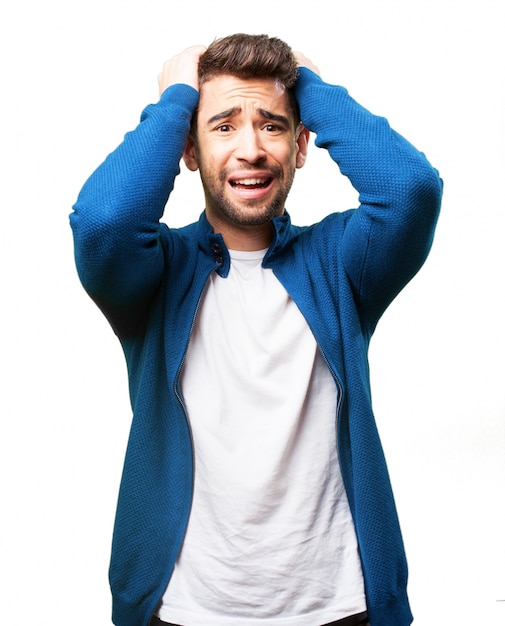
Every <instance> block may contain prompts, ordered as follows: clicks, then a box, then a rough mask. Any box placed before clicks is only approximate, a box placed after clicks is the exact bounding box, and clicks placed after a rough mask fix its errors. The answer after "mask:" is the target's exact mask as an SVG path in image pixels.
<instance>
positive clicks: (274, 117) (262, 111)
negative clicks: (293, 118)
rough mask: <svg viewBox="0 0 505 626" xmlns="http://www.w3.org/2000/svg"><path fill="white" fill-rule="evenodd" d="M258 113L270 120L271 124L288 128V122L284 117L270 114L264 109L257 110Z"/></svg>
mask: <svg viewBox="0 0 505 626" xmlns="http://www.w3.org/2000/svg"><path fill="white" fill-rule="evenodd" d="M259 113H260V114H261V115H262V116H263V117H264V118H266V119H267V120H272V122H279V124H283V125H284V126H286V127H289V120H288V118H287V117H286V116H285V115H279V114H278V113H272V112H271V111H267V110H266V109H259Z"/></svg>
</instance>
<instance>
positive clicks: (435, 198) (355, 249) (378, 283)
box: [296, 54, 442, 326]
mask: <svg viewBox="0 0 505 626" xmlns="http://www.w3.org/2000/svg"><path fill="white" fill-rule="evenodd" d="M297 57H298V62H299V64H300V66H301V67H300V76H299V79H298V82H297V86H296V95H297V99H298V101H299V104H300V109H301V118H302V121H303V123H304V125H305V126H306V127H307V128H308V129H309V130H311V131H313V132H314V133H315V134H316V145H317V146H319V147H322V148H326V149H327V150H328V152H329V153H330V155H331V158H332V159H333V160H334V161H335V162H336V163H337V164H338V166H339V168H340V171H341V173H342V174H344V175H345V176H347V177H348V178H349V180H350V182H351V183H352V185H353V186H354V188H355V189H356V190H357V191H358V192H359V201H360V206H359V208H358V209H357V210H356V211H355V212H354V213H352V214H351V217H350V219H349V221H348V223H347V226H346V230H345V235H344V239H343V241H342V258H343V261H344V264H345V268H346V271H347V274H348V276H349V279H350V281H351V284H352V286H353V290H354V293H355V298H356V301H357V303H358V306H359V307H360V308H361V311H362V312H363V314H364V319H367V320H368V321H369V323H370V324H371V325H372V326H373V325H374V324H375V323H376V321H377V320H378V319H379V317H380V315H381V314H382V312H383V311H384V310H385V308H386V307H387V305H388V304H389V303H390V302H391V300H392V299H393V298H394V297H395V296H396V294H397V293H398V292H399V291H400V289H402V287H403V286H404V285H405V284H406V283H407V282H408V281H409V280H410V279H411V278H412V277H413V276H414V274H415V273H416V272H417V271H418V270H419V268H420V267H421V265H422V264H423V262H424V260H425V258H426V256H427V254H428V252H429V249H430V247H431V244H432V240H433V234H434V228H435V224H436V221H437V218H438V213H439V210H440V202H441V195H442V181H441V180H440V178H439V176H438V172H437V171H436V170H435V169H434V168H433V167H432V166H431V165H430V164H429V162H428V161H427V159H426V158H425V156H424V155H423V154H422V153H420V152H418V151H417V150H416V149H415V148H414V147H413V146H412V145H411V144H410V143H408V142H407V141H406V140H405V139H404V138H403V137H401V136H400V135H399V134H398V133H396V132H395V131H394V130H392V129H391V127H390V126H389V124H388V122H387V120H386V119H384V118H381V117H377V116H375V115H372V114H371V113H370V112H369V111H367V110H366V109H364V108H363V107H362V106H360V105H359V104H358V103H357V102H356V101H354V100H353V99H352V98H351V97H350V96H349V94H348V93H347V91H346V90H345V89H343V88H342V87H337V86H333V85H329V84H327V83H325V82H323V80H322V79H321V78H320V77H319V76H318V74H317V72H318V70H317V68H316V67H315V66H314V65H313V64H312V63H311V62H310V61H308V60H307V59H306V58H305V57H303V55H300V54H297Z"/></svg>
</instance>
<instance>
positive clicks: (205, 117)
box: [184, 75, 308, 231]
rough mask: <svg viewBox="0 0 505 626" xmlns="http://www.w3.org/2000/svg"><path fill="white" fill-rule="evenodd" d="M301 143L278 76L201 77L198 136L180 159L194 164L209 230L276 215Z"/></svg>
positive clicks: (301, 157) (299, 159) (302, 150)
mask: <svg viewBox="0 0 505 626" xmlns="http://www.w3.org/2000/svg"><path fill="white" fill-rule="evenodd" d="M307 141H308V131H306V130H305V129H304V128H303V127H302V126H299V127H297V128H295V121H294V117H293V112H292V110H291V107H290V106H289V100H288V95H287V93H286V90H285V89H284V87H282V86H281V85H279V84H278V83H277V82H276V81H274V80H272V79H249V80H242V79H240V78H236V77H235V76H230V75H221V76H217V77H215V78H213V79H211V80H210V81H208V82H206V83H204V85H203V86H202V89H201V92H200V104H199V109H198V118H197V129H196V141H194V140H192V139H190V140H189V141H188V146H187V148H186V152H185V155H184V159H185V161H186V164H187V165H188V167H189V168H190V169H193V170H196V169H197V168H198V169H199V170H200V176H201V179H202V183H203V187H204V192H205V200H206V211H207V217H208V219H209V222H210V223H211V224H212V225H213V226H214V229H215V230H216V231H218V230H219V231H223V229H224V230H226V228H234V227H235V229H236V228H237V227H238V228H239V229H240V228H243V227H249V226H262V225H265V224H268V223H269V222H270V220H271V219H272V218H273V217H276V216H278V215H282V213H283V212H284V203H285V200H286V197H287V195H288V193H289V190H290V188H291V184H292V182H293V177H294V173H295V168H297V167H302V165H303V163H304V161H305V155H306V150H307Z"/></svg>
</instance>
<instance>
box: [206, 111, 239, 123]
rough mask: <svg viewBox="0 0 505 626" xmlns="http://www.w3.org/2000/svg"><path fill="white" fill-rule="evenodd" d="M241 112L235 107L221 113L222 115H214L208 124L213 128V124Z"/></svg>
mask: <svg viewBox="0 0 505 626" xmlns="http://www.w3.org/2000/svg"><path fill="white" fill-rule="evenodd" d="M239 112H240V109H239V107H233V108H231V109H227V110H226V111H221V113H216V115H213V116H212V117H211V118H210V119H209V120H207V124H208V125H209V126H211V125H212V124H215V123H216V122H220V121H221V120H225V119H226V118H227V117H232V116H233V115H236V114H237V113H239Z"/></svg>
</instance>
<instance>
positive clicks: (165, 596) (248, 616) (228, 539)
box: [71, 35, 441, 626]
mask: <svg viewBox="0 0 505 626" xmlns="http://www.w3.org/2000/svg"><path fill="white" fill-rule="evenodd" d="M159 85H160V94H161V95H160V100H159V102H158V103H157V104H155V105H150V106H148V107H147V108H146V109H145V111H144V113H143V116H142V119H141V123H140V124H139V126H138V127H137V128H136V129H135V130H134V131H133V132H131V133H129V134H127V135H126V137H125V139H124V142H123V143H122V144H121V145H120V146H119V147H118V148H117V149H116V150H115V151H114V152H113V153H112V154H111V155H109V157H108V158H107V159H106V161H105V162H104V163H103V164H102V165H101V166H100V167H99V168H98V169H97V170H96V171H95V172H94V174H93V175H92V176H91V177H90V179H89V180H88V181H87V183H86V184H85V186H84V187H83V189H82V191H81V194H80V196H79V199H78V201H77V203H76V205H75V207H74V212H73V214H72V216H71V223H72V227H73V230H74V237H75V252H76V263H77V268H78V271H79V275H80V277H81V280H82V282H83V285H84V287H85V288H86V290H87V291H88V293H89V294H90V295H91V297H92V298H93V299H94V300H95V301H96V303H97V304H98V305H99V306H100V307H101V309H102V311H103V312H104V313H105V315H106V316H107V318H108V319H109V321H110V323H111V325H112V327H113V328H114V330H115V332H116V334H117V335H118V337H119V339H120V341H121V344H122V347H123V350H124V352H125V356H126V360H127V364H128V374H129V384H130V395H131V403H132V407H133V413H134V415H133V422H132V428H131V434H130V440H129V445H128V450H127V454H126V459H125V467H124V474H123V478H122V483H121V489H120V494H119V501H118V509H117V517H116V524H115V529H114V539H113V548H112V558H111V569H110V581H111V588H112V592H113V599H114V604H113V621H114V623H115V624H117V625H118V626H147V625H148V624H152V625H160V624H177V625H181V626H212V625H215V626H256V625H258V626H260V625H262V626H273V625H276V626H321V625H322V624H340V625H342V626H352V625H357V624H365V623H367V620H368V622H369V623H370V624H371V625H372V626H406V625H407V624H410V623H411V621H412V616H411V612H410V608H409V603H408V599H407V592H406V584H407V565H406V560H405V555H404V550H403V543H402V538H401V533H400V528H399V524H398V520H397V516H396V510H395V505H394V501H393V496H392V493H391V488H390V483H389V479H388V474H387V469H386V464H385V461H384V458H383V453H382V449H381V446H380V441H379V437H378V434H377V430H376V426H375V421H374V417H373V413H372V409H371V403H370V388H369V376H368V363H367V348H368V343H369V340H370V337H371V335H372V333H373V331H374V329H375V326H376V324H377V322H378V320H379V318H380V316H381V315H382V313H383V312H384V310H385V309H386V307H387V306H388V304H389V303H390V302H391V300H392V299H393V298H394V297H395V296H396V295H397V293H398V292H399V291H400V289H401V288H402V287H403V286H404V285H405V284H406V283H407V282H408V281H409V280H410V279H411V278H412V277H413V275H414V274H415V273H416V272H417V271H418V269H419V268H420V267H421V265H422V263H423V262H424V260H425V258H426V255H427V254H428V251H429V248H430V246H431V242H432V238H433V231H434V227H435V223H436V220H437V216H438V212H439V207H440V199H441V181H440V179H439V177H438V174H437V172H436V171H435V170H434V169H433V168H432V167H431V166H430V165H429V163H428V162H427V160H426V159H425V157H424V156H423V155H422V154H420V153H419V152H417V150H415V149H414V148H413V147H412V146H411V145H410V144H409V143H408V142H407V141H405V139H403V138H402V137H401V136H400V135H398V134H397V133H395V132H394V131H393V130H391V128H390V127H389V125H388V123H387V121H386V120H385V119H383V118H378V117H375V116H373V115H372V114H371V113H369V112H368V111H366V110H365V109H363V108H362V107H361V106H360V105H358V104H357V103H356V102H355V101H354V100H352V99H351V98H350V97H349V95H348V94H347V92H346V91H345V90H344V89H342V88H341V87H336V86H332V85H329V84H327V83H325V82H323V80H322V79H321V78H320V77H319V75H318V72H317V69H316V68H315V67H314V66H313V65H312V64H311V62H310V61H308V60H307V59H306V58H305V57H304V56H303V55H301V54H296V55H293V53H292V52H291V50H290V48H289V47H288V46H287V45H286V44H284V43H283V42H281V41H280V40H278V39H275V38H268V37H266V36H251V35H234V36H231V37H228V38H224V39H222V40H218V41H216V42H214V43H213V44H212V45H211V46H209V48H207V49H205V48H203V47H200V46H197V47H194V48H190V49H189V50H186V51H185V52H183V53H182V54H180V55H178V56H176V57H174V59H172V60H171V61H170V62H168V63H166V64H165V66H164V68H163V72H162V73H161V75H160V77H159ZM309 131H312V132H314V133H315V134H316V144H317V145H318V146H320V147H324V148H326V149H327V150H328V151H329V154H330V156H331V157H332V159H333V160H334V161H335V162H336V163H337V164H338V166H339V167H340V170H341V172H342V173H343V174H344V175H346V176H348V177H349V179H350V180H351V182H352V184H353V185H354V187H355V188H356V189H357V190H358V191H359V193H360V203H361V204H360V207H359V208H358V209H357V210H349V211H347V212H344V213H333V214H330V215H329V216H328V217H327V218H325V219H324V220H322V221H321V222H320V223H318V224H315V225H313V226H310V227H295V226H293V225H292V224H291V222H290V218H289V216H288V214H287V213H286V211H285V201H286V198H287V195H288V192H289V190H290V187H291V183H292V181H293V177H294V174H295V170H296V169H297V168H300V167H302V166H303V165H304V162H305V159H306V155H307V146H308V141H309ZM181 157H182V158H183V159H184V161H185V163H186V165H187V166H188V167H189V168H190V169H191V170H199V172H200V176H201V181H202V184H203V189H204V193H205V211H204V213H203V214H202V216H201V218H200V220H199V221H198V222H197V223H196V224H191V225H189V226H187V227H184V228H181V229H171V228H169V227H168V226H167V225H166V224H161V223H160V220H161V218H162V216H163V212H164V209H165V204H166V202H167V200H168V197H169V194H170V192H171V190H172V187H173V184H174V179H175V177H176V176H177V174H178V172H179V169H178V168H179V161H180V159H181ZM321 184H322V185H323V187H324V189H325V190H326V192H327V195H328V199H327V202H328V204H329V205H330V204H331V181H321Z"/></svg>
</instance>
